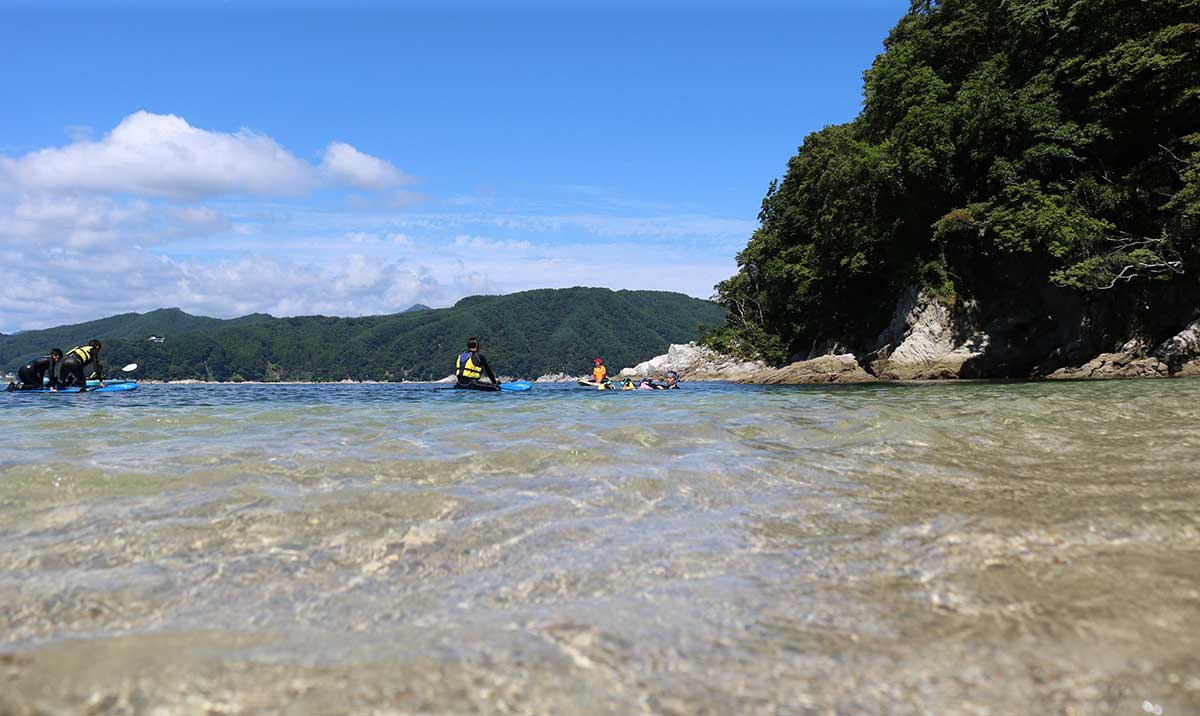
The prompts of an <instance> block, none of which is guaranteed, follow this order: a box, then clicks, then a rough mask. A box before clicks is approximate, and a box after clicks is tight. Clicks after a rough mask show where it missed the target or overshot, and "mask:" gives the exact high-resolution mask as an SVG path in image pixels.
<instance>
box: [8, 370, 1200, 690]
mask: <svg viewBox="0 0 1200 716" xmlns="http://www.w3.org/2000/svg"><path fill="white" fill-rule="evenodd" d="M6 398H7V399H6V400H4V401H3V402H0V428H2V429H3V430H4V431H5V432H6V433H7V435H8V438H9V439H8V440H7V441H6V443H5V444H4V446H3V447H2V448H0V540H2V543H3V545H4V549H3V550H0V713H15V714H25V713H79V712H82V711H87V712H89V713H94V714H106V713H112V714H118V713H146V714H150V713H156V712H162V711H156V709H160V708H165V709H166V711H165V712H167V713H197V714H201V713H285V712H286V713H288V714H297V713H299V714H305V713H307V714H328V713H340V712H363V713H371V712H378V713H413V712H438V713H442V712H444V713H471V712H488V713H494V712H509V713H537V714H542V713H612V714H631V713H662V714H676V713H677V714H699V713H713V714H724V713H812V714H825V713H847V714H849V713H855V714H858V713H865V714H924V713H962V714H1009V713H1033V712H1038V713H1054V714H1059V713H1061V714H1110V713H1111V714H1132V713H1153V712H1155V710H1161V711H1162V713H1166V714H1172V713H1177V714H1189V713H1200V569H1197V567H1196V565H1197V564H1200V499H1198V498H1200V480H1198V474H1197V467H1196V465H1197V464H1200V461H1198V460H1197V458H1198V457H1200V452H1198V448H1200V438H1198V437H1197V430H1196V426H1197V419H1198V418H1200V381H1187V380H1177V381H1132V382H1111V383H1078V384H988V383H962V384H936V385H892V386H880V385H871V386H859V387H770V388H766V387H763V388H748V387H735V386H724V385H688V386H686V390H681V391H678V392H671V393H636V392H635V393H608V392H604V393H601V392H599V391H586V390H578V389H576V388H575V387H573V386H570V387H567V386H538V387H537V388H536V389H535V390H534V391H533V392H531V393H528V394H513V395H476V394H471V395H462V394H459V393H454V392H432V391H431V390H430V389H429V387H428V386H399V385H349V386H342V385H325V386H281V385H267V386H262V385H259V386H161V385H152V386H143V388H142V389H140V390H139V391H137V392H134V393H128V394H112V395H105V396H101V395H94V396H88V395H83V396H32V395H12V396H6ZM66 425H71V426H73V427H72V429H71V430H70V431H67V432H64V431H63V430H62V427H63V426H66Z"/></svg>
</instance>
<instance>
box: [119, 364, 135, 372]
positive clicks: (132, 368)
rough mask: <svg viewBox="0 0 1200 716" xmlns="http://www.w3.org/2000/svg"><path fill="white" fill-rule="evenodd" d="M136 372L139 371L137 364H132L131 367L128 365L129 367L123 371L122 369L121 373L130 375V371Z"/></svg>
mask: <svg viewBox="0 0 1200 716" xmlns="http://www.w3.org/2000/svg"><path fill="white" fill-rule="evenodd" d="M134 370H137V363H130V364H129V365H127V366H125V367H124V368H122V369H121V372H122V373H128V372H130V371H134Z"/></svg>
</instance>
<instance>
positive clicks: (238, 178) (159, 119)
mask: <svg viewBox="0 0 1200 716" xmlns="http://www.w3.org/2000/svg"><path fill="white" fill-rule="evenodd" d="M72 139H73V141H72V142H71V143H70V144H68V145H66V146H64V147H49V148H46V149H40V150H37V151H34V152H30V153H28V154H25V155H23V156H21V157H18V158H15V159H13V158H8V157H0V175H3V176H4V177H5V178H6V180H7V183H10V184H13V185H15V186H16V187H18V188H22V189H25V190H29V191H37V190H40V191H88V192H97V193H124V194H134V195H138V196H145V197H160V198H169V199H189V200H194V199H202V198H205V197H212V196H221V195H249V196H298V195H303V194H306V193H308V192H310V191H312V190H314V189H316V188H318V187H319V186H322V185H338V186H353V187H356V188H360V189H390V188H393V187H395V186H396V185H398V184H401V183H404V182H406V181H408V177H407V176H406V175H405V174H404V173H403V172H401V171H400V170H399V169H397V168H396V167H395V166H394V165H392V163H391V162H388V161H386V160H383V159H380V158H378V157H373V156H370V155H368V154H364V153H362V152H360V151H358V150H357V149H355V148H354V147H352V146H350V145H349V144H345V143H343V142H333V143H331V144H329V146H328V147H327V148H326V149H325V153H324V158H323V160H322V163H321V165H320V166H319V167H318V166H314V165H312V164H310V163H309V162H306V161H304V160H302V159H299V158H297V157H296V156H294V155H293V154H292V153H290V152H288V151H287V150H286V149H284V148H283V147H281V146H280V145H279V144H278V143H277V142H276V141H275V140H274V139H272V138H270V137H268V136H266V135H265V134H260V133H258V132H254V131H252V130H249V129H240V130H238V131H237V132H216V131H211V130H206V129H200V128H198V127H193V126H192V125H190V124H188V122H187V121H186V120H185V119H183V118H182V117H177V116H175V115H173V114H151V113H150V112H145V111H140V112H135V113H133V114H131V115H129V116H128V117H126V118H125V119H123V120H121V123H120V124H118V125H117V126H116V127H115V128H114V129H113V130H112V131H111V132H109V133H108V134H107V135H105V136H104V137H103V138H102V139H100V140H95V141H94V140H92V139H90V137H89V136H87V135H86V134H82V133H79V132H72Z"/></svg>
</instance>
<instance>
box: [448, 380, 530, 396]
mask: <svg viewBox="0 0 1200 716" xmlns="http://www.w3.org/2000/svg"><path fill="white" fill-rule="evenodd" d="M479 385H480V386H482V387H479V388H459V387H457V386H453V385H451V386H446V387H439V388H434V390H437V391H441V390H453V391H454V392H456V393H524V392H525V391H527V390H529V389H530V388H532V387H533V384H532V383H530V382H529V381H527V380H514V381H512V382H511V383H501V384H500V389H499V390H497V389H496V388H495V387H493V386H492V385H491V384H490V383H480V384H479Z"/></svg>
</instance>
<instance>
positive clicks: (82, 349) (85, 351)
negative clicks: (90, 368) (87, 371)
mask: <svg viewBox="0 0 1200 716" xmlns="http://www.w3.org/2000/svg"><path fill="white" fill-rule="evenodd" d="M95 350H96V349H95V348H92V347H91V346H78V347H76V348H72V349H71V350H69V351H67V354H66V355H65V356H63V360H66V359H68V358H70V357H71V356H75V357H77V358H78V359H79V362H80V363H83V364H85V365H86V364H87V363H91V362H92V352H93V351H95Z"/></svg>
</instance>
